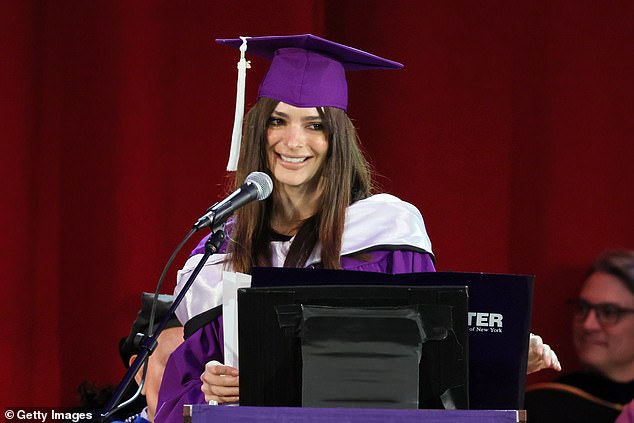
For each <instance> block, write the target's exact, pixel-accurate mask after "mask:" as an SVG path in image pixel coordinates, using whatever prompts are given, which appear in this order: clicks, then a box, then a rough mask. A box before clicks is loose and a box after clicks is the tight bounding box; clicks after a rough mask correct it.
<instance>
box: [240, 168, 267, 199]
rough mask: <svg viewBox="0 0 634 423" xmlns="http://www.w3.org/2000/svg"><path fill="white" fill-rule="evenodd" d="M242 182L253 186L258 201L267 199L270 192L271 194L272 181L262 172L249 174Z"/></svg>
mask: <svg viewBox="0 0 634 423" xmlns="http://www.w3.org/2000/svg"><path fill="white" fill-rule="evenodd" d="M244 182H245V183H251V184H253V185H254V186H255V188H256V190H257V199H258V201H260V200H264V199H265V198H268V196H269V195H271V192H273V181H272V180H271V177H270V176H269V175H267V174H266V173H264V172H251V173H249V175H248V176H247V179H246V180H245V181H244Z"/></svg>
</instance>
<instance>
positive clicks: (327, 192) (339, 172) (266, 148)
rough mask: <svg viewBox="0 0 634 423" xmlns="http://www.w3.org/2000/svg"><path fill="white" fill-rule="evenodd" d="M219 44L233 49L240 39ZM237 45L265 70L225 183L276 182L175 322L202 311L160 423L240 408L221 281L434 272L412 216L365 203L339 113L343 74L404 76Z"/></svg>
mask: <svg viewBox="0 0 634 423" xmlns="http://www.w3.org/2000/svg"><path fill="white" fill-rule="evenodd" d="M219 42H221V43H224V44H228V45H230V46H233V47H240V46H241V45H243V43H244V40H239V39H234V40H219ZM247 45H248V46H247V51H251V52H253V53H255V54H258V55H260V56H263V57H265V58H268V59H271V60H272V63H271V66H270V68H269V71H268V73H267V75H266V77H265V79H264V81H263V82H262V84H261V86H260V90H259V94H258V98H259V99H258V101H257V103H256V104H255V106H254V107H253V108H252V109H251V110H250V111H249V113H248V114H247V116H246V121H245V124H244V139H243V143H242V147H241V148H240V159H239V162H240V165H239V166H238V170H237V173H236V177H235V183H236V186H238V185H240V184H241V183H242V182H243V181H244V179H245V177H246V176H247V175H248V174H249V173H251V172H253V171H260V172H266V173H268V174H269V175H270V176H271V177H272V179H273V181H274V189H273V194H272V195H271V197H269V198H268V199H267V200H264V201H261V202H256V203H254V204H250V205H248V206H246V207H244V208H242V209H240V210H239V211H238V212H237V213H236V215H235V219H234V220H232V221H230V222H228V224H227V228H226V232H227V234H228V236H227V239H228V241H227V242H225V243H224V245H223V246H222V247H221V250H220V253H221V254H218V255H215V256H213V257H212V259H211V260H209V262H208V263H207V265H206V266H205V267H204V269H203V271H202V272H201V274H200V275H199V277H198V279H197V281H196V283H194V285H193V287H192V292H188V294H187V296H186V299H185V301H184V302H183V304H182V307H180V308H179V310H178V311H177V315H178V316H179V319H180V320H181V321H182V322H186V321H188V320H190V319H192V318H193V317H195V316H197V315H200V313H203V312H205V315H206V323H205V324H204V325H203V326H202V327H201V328H200V329H198V330H196V331H195V332H194V333H193V334H192V335H191V336H190V337H189V338H188V339H187V340H186V341H185V343H184V344H183V345H182V346H181V347H180V348H179V349H178V350H176V351H175V353H174V354H173V355H172V358H171V359H170V363H168V366H167V368H166V370H165V374H164V379H163V385H162V387H161V393H160V395H159V411H158V413H157V416H156V420H157V422H159V423H162V422H166V421H172V419H174V420H173V421H176V420H178V421H180V420H182V404H186V403H188V404H192V403H201V402H203V401H211V402H214V403H236V402H238V400H239V375H238V371H237V369H235V368H232V367H229V366H223V365H220V364H219V362H223V345H222V339H223V327H222V316H220V315H219V308H218V306H219V305H220V303H221V301H222V300H221V299H222V271H223V270H230V271H234V272H242V273H249V272H250V269H251V268H252V267H253V266H276V267H282V266H285V267H323V268H330V269H347V270H363V271H374V272H385V273H407V272H430V271H434V270H435V269H434V259H433V255H432V250H431V243H430V241H429V237H428V236H427V233H426V230H425V225H424V222H423V218H422V216H421V214H420V212H419V211H418V210H417V209H416V207H414V206H413V205H411V204H409V203H406V202H403V201H401V200H399V199H398V198H396V197H394V196H391V195H388V194H378V195H372V183H371V177H370V172H369V166H368V164H367V162H366V160H365V159H364V157H363V154H362V153H361V151H360V148H359V145H358V142H357V134H356V131H355V128H354V126H353V124H352V122H351V121H350V119H349V118H348V116H347V114H346V112H345V110H346V107H347V85H346V80H345V70H362V69H399V68H401V67H402V65H401V64H399V63H396V62H392V61H389V60H386V59H382V58H379V57H377V56H374V55H371V54H369V53H366V52H363V51H360V50H357V49H353V48H350V47H347V46H343V45H340V44H336V43H333V42H330V41H327V40H323V39H321V38H318V37H314V36H311V35H302V36H288V37H256V38H249V39H248V40H247ZM203 244H204V242H201V244H199V246H198V247H197V248H196V250H194V255H193V256H192V257H191V258H190V260H188V262H187V263H186V265H185V267H184V268H183V270H182V271H181V272H179V282H178V285H177V293H178V291H179V290H180V287H181V286H182V284H183V283H184V282H185V281H186V280H187V276H188V274H189V273H190V272H191V271H192V269H193V267H195V265H196V264H197V263H198V260H199V255H200V253H202V250H203ZM209 310H211V312H210V311H209ZM194 320H196V319H194ZM207 322H208V323H207ZM203 370H204V372H203ZM201 373H203V374H202V376H201Z"/></svg>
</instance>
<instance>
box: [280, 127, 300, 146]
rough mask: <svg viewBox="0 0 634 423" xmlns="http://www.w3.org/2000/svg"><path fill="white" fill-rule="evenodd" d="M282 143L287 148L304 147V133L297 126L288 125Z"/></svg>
mask: <svg viewBox="0 0 634 423" xmlns="http://www.w3.org/2000/svg"><path fill="white" fill-rule="evenodd" d="M284 143H285V144H286V145H287V146H288V147H289V148H298V147H301V146H302V145H304V133H303V132H302V128H301V126H299V125H289V126H288V127H287V131H286V134H285V137H284Z"/></svg>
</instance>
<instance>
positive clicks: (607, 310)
mask: <svg viewBox="0 0 634 423" xmlns="http://www.w3.org/2000/svg"><path fill="white" fill-rule="evenodd" d="M597 311H598V312H599V314H602V315H603V318H604V319H606V320H615V319H617V318H618V317H619V315H620V314H621V309H620V308H619V307H617V306H614V305H611V304H605V305H600V306H597Z"/></svg>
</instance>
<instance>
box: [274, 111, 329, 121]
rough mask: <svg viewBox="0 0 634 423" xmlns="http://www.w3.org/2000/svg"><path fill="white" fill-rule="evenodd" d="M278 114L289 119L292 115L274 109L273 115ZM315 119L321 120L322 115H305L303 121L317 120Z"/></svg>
mask: <svg viewBox="0 0 634 423" xmlns="http://www.w3.org/2000/svg"><path fill="white" fill-rule="evenodd" d="M273 115H276V116H279V117H282V118H285V119H289V118H290V116H289V115H288V114H286V113H283V112H278V111H277V110H273V113H271V116H273ZM315 120H319V121H320V120H321V116H319V115H316V116H303V117H302V121H303V122H307V121H315Z"/></svg>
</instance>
